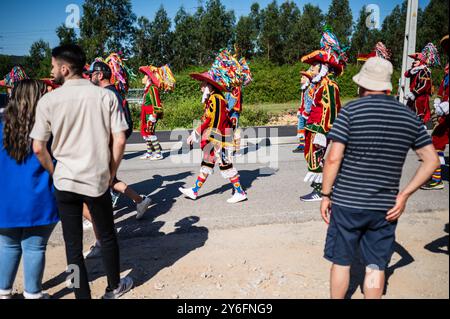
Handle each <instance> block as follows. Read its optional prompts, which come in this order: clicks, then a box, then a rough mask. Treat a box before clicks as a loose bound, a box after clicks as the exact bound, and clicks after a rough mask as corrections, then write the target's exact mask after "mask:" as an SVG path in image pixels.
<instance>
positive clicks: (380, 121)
mask: <svg viewBox="0 0 450 319" xmlns="http://www.w3.org/2000/svg"><path fill="white" fill-rule="evenodd" d="M328 138H329V139H330V140H332V141H334V142H339V143H343V144H345V145H346V149H345V154H344V159H343V162H342V166H341V168H340V171H339V174H338V176H337V179H336V182H335V184H334V190H333V198H332V200H333V203H334V204H337V205H339V206H345V207H350V208H356V209H368V210H382V211H388V210H390V209H391V208H392V207H394V206H395V202H396V198H397V194H398V193H399V187H400V178H401V176H402V170H403V165H404V163H405V160H406V156H407V154H408V152H409V150H410V149H413V150H417V149H420V148H422V147H425V146H427V145H429V144H431V137H430V136H429V135H428V133H427V131H426V129H425V127H424V126H423V124H422V122H421V120H420V118H419V117H417V116H416V115H415V114H414V113H413V112H412V111H410V110H409V109H408V108H407V107H406V106H404V105H403V104H401V103H399V102H398V101H397V100H396V99H395V98H394V97H392V96H387V95H370V96H367V97H364V98H361V99H358V100H356V101H353V102H350V103H348V104H347V105H346V106H345V107H344V108H343V109H342V110H341V112H340V113H339V116H338V117H337V119H336V121H335V122H334V124H333V128H332V130H331V131H330V133H329V135H328Z"/></svg>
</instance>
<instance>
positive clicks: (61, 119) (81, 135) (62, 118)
mask: <svg viewBox="0 0 450 319" xmlns="http://www.w3.org/2000/svg"><path fill="white" fill-rule="evenodd" d="M85 63H86V56H85V54H84V52H83V50H82V49H81V48H80V47H79V46H76V45H65V46H60V47H57V48H55V49H53V51H52V72H51V73H52V77H53V78H54V81H55V82H56V83H57V84H62V86H61V87H60V88H59V89H58V90H55V91H53V92H51V93H49V94H47V95H45V96H44V98H43V99H41V100H40V101H39V104H38V107H37V111H36V123H35V126H34V128H33V131H32V132H31V137H32V138H33V139H34V142H33V149H34V152H35V154H36V155H37V156H38V158H39V160H40V162H41V163H42V165H43V166H44V167H45V168H46V169H47V170H48V171H49V172H50V174H52V175H53V179H54V183H55V188H56V190H55V195H56V202H57V205H58V209H59V213H60V216H61V222H62V228H63V236H64V241H65V245H66V256H67V263H68V265H70V266H72V267H74V269H76V270H77V271H78V274H79V286H75V287H74V291H75V296H76V298H77V299H90V298H91V292H90V288H89V282H88V277H87V270H86V266H85V263H84V258H83V251H82V250H83V241H82V238H83V225H82V224H83V222H82V214H83V203H86V204H87V206H88V207H89V210H90V212H91V215H92V219H93V221H94V224H95V225H96V227H97V230H98V233H99V236H100V241H101V247H102V248H101V252H102V257H103V264H104V267H105V272H106V276H107V279H108V286H107V288H106V293H105V295H104V296H103V298H105V299H115V298H119V297H121V296H122V295H123V294H125V293H126V292H128V291H129V290H130V289H131V288H132V286H133V281H132V279H131V278H129V277H125V278H123V279H120V258H119V247H118V244H117V236H116V231H115V228H114V218H113V211H112V206H111V194H110V192H109V187H110V185H111V182H112V179H113V177H114V176H116V172H117V169H118V167H119V164H120V161H121V160H122V156H123V152H124V148H125V143H126V139H125V133H124V132H125V131H126V130H127V129H128V125H127V124H126V122H125V119H124V116H123V114H122V112H120V107H119V105H118V101H117V99H116V97H115V96H114V93H112V92H111V91H108V90H104V89H102V88H99V87H97V86H95V85H93V84H92V83H90V81H88V80H85V79H83V78H82V72H83V67H84V65H85ZM51 134H52V135H53V137H54V139H53V143H52V152H53V155H54V157H55V158H56V160H57V161H58V163H57V165H56V167H55V166H54V165H53V162H52V161H51V159H50V155H49V153H48V152H47V149H46V148H45V145H46V143H47V141H48V140H49V138H50V135H51Z"/></svg>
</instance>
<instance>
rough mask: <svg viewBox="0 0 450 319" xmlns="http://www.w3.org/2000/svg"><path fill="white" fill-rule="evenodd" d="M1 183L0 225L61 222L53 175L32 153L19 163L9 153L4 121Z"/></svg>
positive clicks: (0, 139) (0, 133) (0, 144)
mask: <svg viewBox="0 0 450 319" xmlns="http://www.w3.org/2000/svg"><path fill="white" fill-rule="evenodd" d="M0 185H1V187H2V190H1V191H0V228H19V227H36V226H45V225H50V224H55V223H57V222H58V221H59V216H58V211H57V208H56V202H55V197H54V195H53V191H54V188H53V181H52V178H51V176H50V174H49V173H48V172H47V171H46V170H45V169H44V168H43V167H42V166H41V164H40V163H39V160H38V159H37V157H36V156H35V155H34V154H33V152H30V155H29V156H28V157H27V159H26V160H25V161H24V162H23V163H22V164H20V165H19V164H17V162H16V160H15V159H13V158H12V157H10V156H9V155H8V153H7V152H6V150H5V148H4V147H3V123H2V122H1V121H0Z"/></svg>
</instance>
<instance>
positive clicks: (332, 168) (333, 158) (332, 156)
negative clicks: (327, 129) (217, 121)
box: [320, 142, 346, 224]
mask: <svg viewBox="0 0 450 319" xmlns="http://www.w3.org/2000/svg"><path fill="white" fill-rule="evenodd" d="M345 148H346V145H345V144H343V143H339V142H333V143H332V144H331V146H330V149H329V151H328V154H327V157H326V159H325V166H324V168H323V181H322V204H321V205H320V212H321V214H322V218H323V220H324V221H325V222H326V223H327V224H329V223H330V216H329V215H330V214H329V210H330V208H331V193H332V191H333V185H334V182H335V181H336V177H337V175H338V173H339V170H340V168H341V164H342V160H343V159H344V152H345Z"/></svg>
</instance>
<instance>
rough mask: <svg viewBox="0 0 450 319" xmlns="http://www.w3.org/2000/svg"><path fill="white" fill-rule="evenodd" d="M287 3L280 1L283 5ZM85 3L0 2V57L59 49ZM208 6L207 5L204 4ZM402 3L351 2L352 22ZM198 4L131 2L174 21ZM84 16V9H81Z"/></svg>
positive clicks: (234, 1) (238, 11)
mask: <svg viewBox="0 0 450 319" xmlns="http://www.w3.org/2000/svg"><path fill="white" fill-rule="evenodd" d="M283 1H284V0H278V3H279V4H281V3H282V2H283ZM429 1H430V0H419V6H420V7H422V8H424V7H425V6H426V5H427V4H428V3H429ZM83 2H84V1H83V0H39V1H35V0H21V1H1V2H0V54H8V55H26V54H28V52H29V49H30V46H31V44H32V43H33V42H35V41H38V40H39V39H43V40H45V41H47V42H49V44H50V47H55V46H57V45H58V43H59V41H58V37H57V36H56V32H55V30H56V28H57V27H58V26H59V25H61V24H63V23H65V21H66V19H67V17H68V16H69V13H66V8H67V6H69V5H71V4H75V5H77V6H78V7H79V8H82V4H83ZM203 2H205V1H203ZM254 2H258V3H259V4H260V7H261V8H265V7H266V6H267V4H269V3H270V2H272V0H259V1H258V0H222V3H223V4H224V5H225V6H226V8H227V9H228V10H234V12H235V15H236V17H237V18H239V17H240V16H242V15H247V14H248V13H249V11H250V6H251V4H252V3H254ZM294 2H295V3H296V4H297V5H298V6H299V7H300V8H302V7H303V6H304V5H305V4H306V3H312V4H314V5H318V6H319V7H320V8H321V9H322V11H324V12H327V11H328V7H329V6H330V4H331V0H295V1H294ZM402 2H403V0H350V7H351V9H352V13H353V18H354V19H355V20H356V19H357V18H358V15H359V11H360V10H361V8H362V7H363V6H364V5H369V4H376V5H378V6H379V8H380V15H381V21H383V19H384V18H385V17H386V15H388V14H389V13H390V12H391V10H392V9H393V8H394V7H395V6H396V5H397V4H401V3H402ZM198 4H199V0H170V1H161V0H132V5H133V12H134V13H135V14H136V15H137V16H138V17H139V16H145V17H147V18H149V19H150V20H153V18H154V14H155V12H156V11H157V10H158V8H159V7H160V6H161V5H163V6H164V8H165V9H166V11H167V13H168V14H169V16H170V17H171V18H172V19H173V18H174V17H175V14H176V12H177V11H178V9H179V8H180V7H181V6H183V7H184V8H185V10H186V11H188V12H189V13H194V12H195V11H196V7H197V6H198ZM80 13H81V15H82V9H81V12H80Z"/></svg>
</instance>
